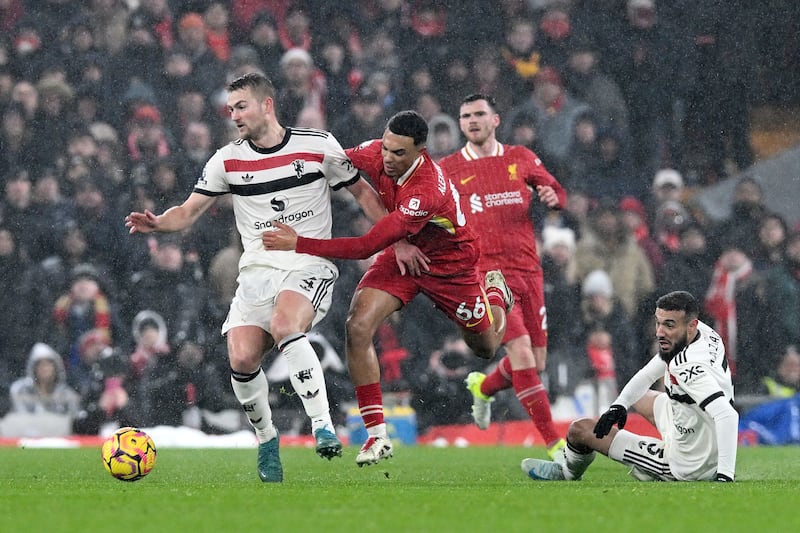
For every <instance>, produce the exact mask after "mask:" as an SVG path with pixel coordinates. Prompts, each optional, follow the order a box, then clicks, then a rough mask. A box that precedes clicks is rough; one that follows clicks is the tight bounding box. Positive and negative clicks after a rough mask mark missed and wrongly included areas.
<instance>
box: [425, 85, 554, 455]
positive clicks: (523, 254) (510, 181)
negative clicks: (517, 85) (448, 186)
mask: <svg viewBox="0 0 800 533" xmlns="http://www.w3.org/2000/svg"><path fill="white" fill-rule="evenodd" d="M496 105H497V104H496V102H495V101H494V99H493V98H492V97H491V96H488V95H484V94H472V95H469V96H467V97H465V98H464V99H463V100H462V103H461V107H460V110H459V121H458V124H459V127H460V129H461V133H462V134H463V135H464V136H465V137H466V139H467V142H466V144H465V145H464V146H463V148H461V150H459V151H458V152H456V153H454V154H453V155H451V156H449V157H446V158H444V159H442V160H441V162H440V165H441V167H442V170H444V171H445V173H446V174H447V176H448V177H449V178H450V180H451V181H452V183H453V185H454V186H455V187H456V189H457V190H458V192H459V197H460V198H461V200H462V204H461V209H462V211H463V212H464V214H465V215H466V216H467V223H468V224H472V225H473V226H474V227H475V228H476V231H477V233H478V235H479V237H480V247H481V258H480V262H479V264H478V265H479V268H480V271H481V275H482V276H486V275H488V273H489V272H491V271H493V270H500V271H502V272H503V275H504V276H505V277H506V282H507V283H508V286H509V288H510V289H511V291H512V293H513V294H514V297H515V300H516V302H515V307H514V309H512V310H511V311H510V312H509V313H507V315H506V324H507V325H506V331H505V336H504V337H503V339H502V344H503V347H504V348H505V352H506V357H505V358H503V359H502V360H501V361H500V362H499V363H498V365H497V367H496V368H495V370H494V371H492V372H491V373H490V374H489V375H484V374H483V373H480V372H475V373H471V374H470V375H469V377H467V381H466V384H467V387H468V389H469V390H470V392H471V393H472V396H473V402H472V415H473V418H474V420H475V423H476V425H477V426H478V427H479V428H481V429H486V428H487V427H488V426H489V423H490V421H491V412H490V410H491V399H492V397H493V396H494V395H495V394H497V393H498V392H500V391H501V390H503V389H508V388H513V390H514V393H515V394H516V396H517V399H518V400H519V402H520V404H521V405H522V406H523V408H524V410H525V412H526V414H527V415H528V418H530V420H531V422H532V423H533V424H534V426H536V429H537V430H538V431H539V433H540V434H541V436H542V438H543V439H544V442H545V444H546V446H547V449H548V453H549V454H550V456H551V457H552V456H554V454H555V453H556V451H557V450H558V449H559V448H560V447H561V446H563V441H562V440H561V437H560V436H559V435H558V433H557V432H556V429H555V426H554V425H553V417H552V413H551V412H550V403H549V400H548V396H547V390H546V388H545V386H544V384H543V383H542V381H541V378H540V373H543V372H544V371H545V369H546V368H547V307H546V305H545V299H544V277H543V275H542V269H541V262H540V259H539V253H538V250H537V246H536V237H535V228H534V226H533V221H532V220H531V218H530V216H529V214H528V213H529V211H530V209H531V208H532V205H533V204H534V203H541V204H542V205H543V206H545V207H546V208H547V209H552V210H559V209H561V208H562V207H564V206H565V205H566V202H567V193H566V191H565V190H564V188H563V187H562V186H561V184H560V183H559V182H558V181H557V180H556V179H555V178H554V177H553V175H552V174H550V172H549V171H548V170H547V168H545V167H544V165H542V162H541V160H539V158H538V156H537V155H536V154H535V153H533V152H531V151H530V150H527V149H526V148H524V147H518V146H512V145H507V144H502V143H500V142H499V141H498V140H497V138H496V136H495V134H496V131H497V128H498V127H499V125H500V121H501V119H500V115H499V114H498V112H497V109H496ZM500 199H502V200H500Z"/></svg>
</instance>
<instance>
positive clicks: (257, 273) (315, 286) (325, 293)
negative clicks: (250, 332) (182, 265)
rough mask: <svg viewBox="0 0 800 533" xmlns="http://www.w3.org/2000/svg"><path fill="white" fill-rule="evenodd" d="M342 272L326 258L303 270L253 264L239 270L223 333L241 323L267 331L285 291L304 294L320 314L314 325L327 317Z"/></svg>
mask: <svg viewBox="0 0 800 533" xmlns="http://www.w3.org/2000/svg"><path fill="white" fill-rule="evenodd" d="M338 277H339V272H338V270H337V269H336V267H335V266H333V265H332V264H331V263H329V262H327V261H324V262H322V261H321V262H320V263H318V264H315V265H309V266H307V267H304V268H303V269H302V270H278V269H275V268H269V267H259V266H249V267H245V268H243V269H242V270H241V271H240V272H239V277H238V278H237V279H236V281H237V282H238V284H239V286H238V287H237V288H236V294H235V295H234V296H233V300H232V301H231V307H230V309H229V310H228V317H227V318H226V319H225V323H224V324H222V334H223V335H225V334H226V333H227V332H228V331H230V330H231V329H232V328H235V327H238V326H258V327H260V328H261V329H263V330H264V331H266V332H267V333H270V334H271V332H270V331H269V323H270V321H271V320H272V315H273V313H274V312H275V299H276V298H277V296H278V294H279V293H280V292H281V291H294V292H297V293H300V294H302V295H303V296H305V297H306V298H308V301H310V302H311V305H312V306H314V310H315V311H316V314H315V315H314V320H313V321H312V323H311V325H312V326H314V325H316V324H317V323H318V322H319V321H320V320H322V319H323V318H325V315H326V314H327V313H328V310H329V309H330V307H331V301H332V299H333V284H334V282H335V281H336V278H338Z"/></svg>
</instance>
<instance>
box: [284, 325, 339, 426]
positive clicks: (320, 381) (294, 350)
mask: <svg viewBox="0 0 800 533" xmlns="http://www.w3.org/2000/svg"><path fill="white" fill-rule="evenodd" d="M278 349H279V350H280V351H281V353H282V354H283V356H284V357H286V363H287V365H288V366H289V380H290V381H291V382H292V387H293V388H294V390H295V392H296V393H297V395H298V396H299V397H300V400H302V402H303V408H304V409H305V411H306V414H307V415H308V416H309V418H311V432H312V434H313V433H314V432H315V431H316V430H317V429H319V428H321V427H326V426H327V427H328V429H330V430H331V431H334V428H333V422H332V421H331V413H330V406H329V404H328V391H327V389H326V388H325V374H324V373H323V371H322V365H321V364H320V362H319V357H317V352H315V351H314V348H313V346H311V343H310V342H309V341H308V338H307V337H306V336H305V335H304V334H302V333H295V334H292V335H288V336H287V337H286V338H284V339H283V341H281V343H280V344H279V345H278Z"/></svg>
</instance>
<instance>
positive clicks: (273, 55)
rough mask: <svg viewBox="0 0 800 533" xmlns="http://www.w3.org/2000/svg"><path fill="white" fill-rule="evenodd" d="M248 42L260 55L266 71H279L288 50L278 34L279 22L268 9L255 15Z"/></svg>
mask: <svg viewBox="0 0 800 533" xmlns="http://www.w3.org/2000/svg"><path fill="white" fill-rule="evenodd" d="M246 42H247V44H248V45H250V46H251V47H252V48H253V50H254V51H255V53H256V54H257V57H258V63H259V64H260V65H261V68H262V69H264V72H278V70H279V68H280V62H281V57H282V56H283V53H284V52H285V51H286V50H284V48H283V45H282V44H281V41H280V38H279V36H278V23H277V22H275V17H274V16H272V15H271V14H270V13H269V12H268V11H261V12H259V13H257V14H256V15H255V16H254V17H253V21H252V26H250V31H249V32H248V33H247V39H246Z"/></svg>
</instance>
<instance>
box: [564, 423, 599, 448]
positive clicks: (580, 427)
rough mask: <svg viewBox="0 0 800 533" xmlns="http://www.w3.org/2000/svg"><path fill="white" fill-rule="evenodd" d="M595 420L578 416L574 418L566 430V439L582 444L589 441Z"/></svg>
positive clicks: (592, 433)
mask: <svg viewBox="0 0 800 533" xmlns="http://www.w3.org/2000/svg"><path fill="white" fill-rule="evenodd" d="M594 425H595V421H594V420H593V419H591V418H579V419H577V420H574V421H573V422H572V423H571V424H570V425H569V429H568V430H567V440H568V441H570V442H571V443H572V444H575V445H583V444H586V443H588V442H589V439H590V438H591V437H592V436H593V435H594Z"/></svg>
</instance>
